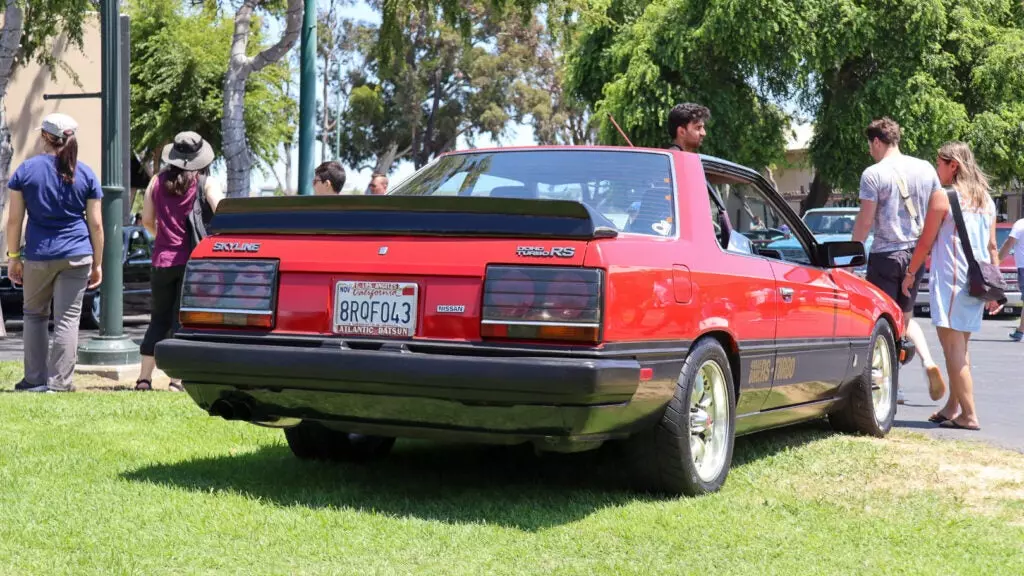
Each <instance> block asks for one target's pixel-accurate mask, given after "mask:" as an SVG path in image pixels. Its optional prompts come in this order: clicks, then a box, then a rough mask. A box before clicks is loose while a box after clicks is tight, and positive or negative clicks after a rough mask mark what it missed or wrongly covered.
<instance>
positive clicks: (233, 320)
mask: <svg viewBox="0 0 1024 576" xmlns="http://www.w3.org/2000/svg"><path fill="white" fill-rule="evenodd" d="M178 321H179V322H180V323H181V325H182V326H189V325H191V326H230V327H248V328H267V329H269V328H273V327H274V318H273V316H271V315H270V314H244V313H237V312H209V311H199V310H182V311H181V313H180V314H179V316H178Z"/></svg>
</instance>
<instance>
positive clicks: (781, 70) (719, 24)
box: [568, 0, 809, 167]
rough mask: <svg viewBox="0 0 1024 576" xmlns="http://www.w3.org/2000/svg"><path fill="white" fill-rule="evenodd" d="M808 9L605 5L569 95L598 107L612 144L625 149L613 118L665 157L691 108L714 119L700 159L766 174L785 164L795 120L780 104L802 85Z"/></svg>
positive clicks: (752, 4)
mask: <svg viewBox="0 0 1024 576" xmlns="http://www.w3.org/2000/svg"><path fill="white" fill-rule="evenodd" d="M804 4H806V3H805V2H802V1H801V0H785V1H778V2H770V3H769V2H762V1H758V0H739V1H735V2H706V1H704V2H702V1H697V0H654V1H650V2H647V1H645V0H607V1H605V2H603V3H601V4H597V5H593V6H592V8H591V9H590V10H589V11H587V12H585V13H584V14H583V15H582V18H581V19H582V21H583V22H584V24H583V30H582V33H581V38H580V41H579V44H578V49H577V50H576V52H575V54H574V55H573V56H572V57H571V58H570V69H569V78H568V81H569V85H570V87H571V89H572V90H573V91H574V92H575V93H576V94H578V95H579V96H580V97H582V98H583V99H584V100H586V101H588V102H589V103H590V104H592V105H593V106H594V107H595V109H596V114H597V116H598V121H599V122H600V132H599V134H600V136H599V139H600V140H601V141H602V142H604V143H608V144H624V142H623V140H622V138H621V136H619V135H618V132H617V130H616V129H615V128H614V126H613V125H612V123H611V122H610V121H609V119H608V115H609V114H611V115H613V116H614V117H615V119H616V120H617V121H618V123H619V124H620V125H621V126H622V128H623V130H624V131H625V132H626V133H627V135H628V136H629V138H630V140H632V142H633V143H634V144H636V145H639V146H654V147H663V146H665V145H667V144H668V143H669V141H670V138H669V134H668V132H667V127H666V120H667V116H668V112H669V110H670V109H671V108H672V107H673V106H674V105H676V104H678V103H680V102H684V101H692V102H699V103H702V104H704V105H705V106H708V107H709V108H710V109H711V111H712V118H711V121H710V122H709V123H708V132H709V137H708V138H707V139H706V140H705V143H704V146H703V147H702V150H701V151H702V152H705V153H708V154H713V155H720V156H723V157H726V158H729V159H732V160H735V161H737V162H741V163H744V164H748V165H751V166H755V167H764V166H767V165H769V164H771V163H773V162H776V161H779V160H781V159H782V152H783V146H784V144H785V138H784V133H783V131H784V129H785V128H786V127H787V125H788V117H787V115H786V114H785V113H784V112H783V110H782V109H781V108H780V107H779V106H778V105H777V104H776V103H775V100H777V99H779V98H783V97H785V96H787V95H788V93H789V92H790V91H791V90H792V86H794V85H795V84H796V83H797V81H798V79H799V78H798V75H797V64H798V63H799V61H800V57H801V47H802V46H804V45H806V43H807V41H808V36H809V33H808V32H807V27H806V25H805V23H804V21H803V19H802V18H800V17H799V14H800V13H801V11H803V10H804ZM750 14H758V17H757V18H750Z"/></svg>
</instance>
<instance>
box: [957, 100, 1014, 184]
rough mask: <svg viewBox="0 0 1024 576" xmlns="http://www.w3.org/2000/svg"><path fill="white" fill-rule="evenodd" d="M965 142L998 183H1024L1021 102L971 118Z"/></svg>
mask: <svg viewBox="0 0 1024 576" xmlns="http://www.w3.org/2000/svg"><path fill="white" fill-rule="evenodd" d="M967 140H968V141H969V142H971V143H972V146H973V148H974V153H975V156H976V157H978V158H979V161H980V162H981V163H982V166H983V167H984V169H985V171H986V172H988V174H989V175H990V176H992V177H993V179H994V180H995V182H997V183H1004V184H1005V183H1009V182H1012V181H1013V180H1015V179H1016V181H1017V182H1018V183H1024V160H1022V158H1021V156H1022V155H1024V103H1022V102H1019V101H1018V102H1014V103H1011V104H1006V105H1004V106H1001V107H999V108H998V109H997V110H994V111H991V112H982V113H981V114H978V115H977V116H975V117H974V122H973V123H972V124H971V129H970V131H969V132H968V135H967Z"/></svg>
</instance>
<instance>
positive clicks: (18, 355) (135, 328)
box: [0, 316, 149, 360]
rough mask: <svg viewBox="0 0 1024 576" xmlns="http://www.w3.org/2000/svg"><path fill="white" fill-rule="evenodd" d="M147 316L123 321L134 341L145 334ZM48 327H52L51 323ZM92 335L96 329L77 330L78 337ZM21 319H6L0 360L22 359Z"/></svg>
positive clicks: (96, 332)
mask: <svg viewBox="0 0 1024 576" xmlns="http://www.w3.org/2000/svg"><path fill="white" fill-rule="evenodd" d="M148 322H149V316H129V317H128V318H125V321H124V333H125V335H126V336H128V337H129V338H131V339H132V340H134V341H135V342H136V343H141V342H142V337H143V336H144V335H145V334H146V326H147V323H148ZM50 329H51V330H52V329H53V326H52V324H51V327H50ZM93 336H99V331H97V330H82V331H81V332H79V336H78V337H79V339H80V340H86V339H88V338H92V337H93ZM22 357H23V356H22V340H21V320H8V321H7V338H0V360H21V359H22Z"/></svg>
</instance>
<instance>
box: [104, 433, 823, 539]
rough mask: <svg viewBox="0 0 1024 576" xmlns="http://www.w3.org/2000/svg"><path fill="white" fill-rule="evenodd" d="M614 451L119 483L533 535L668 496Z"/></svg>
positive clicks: (776, 441)
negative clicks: (645, 488)
mask: <svg viewBox="0 0 1024 576" xmlns="http://www.w3.org/2000/svg"><path fill="white" fill-rule="evenodd" d="M832 434H833V433H832V432H831V431H830V430H829V429H828V427H827V425H820V424H805V425H801V426H797V427H793V428H788V429H782V430H774V431H768V432H764V433H761V434H756V435H753V436H748V437H742V438H739V439H737V441H736V449H735V452H734V454H733V467H734V468H736V467H739V466H743V465H745V464H747V463H749V462H753V461H756V460H759V459H761V458H766V457H769V456H771V455H772V454H775V453H777V452H781V451H784V450H788V449H792V448H799V447H800V446H803V445H805V444H808V443H810V442H813V441H816V440H820V439H822V438H825V437H828V436H830V435H832ZM616 448H617V447H616V446H614V445H610V446H605V447H604V448H602V449H600V450H594V451H590V452H583V453H579V454H546V455H541V456H538V455H536V454H534V452H533V450H532V448H530V447H529V446H485V445H475V444H447V443H437V442H424V441H413V440H406V441H400V442H399V443H398V444H396V446H395V449H394V450H393V451H392V453H391V455H389V456H388V457H387V458H386V459H383V460H380V461H377V462H372V463H363V464H357V463H333V462H317V461H303V460H298V459H296V458H295V457H294V456H293V455H292V453H291V451H290V450H289V449H288V448H287V446H286V445H284V444H283V442H282V443H281V444H276V445H272V446H264V447H261V448H259V449H257V450H255V451H253V452H248V453H240V454H237V455H223V456H217V457H212V458H198V459H190V460H185V461H181V462H174V463H167V464H155V465H151V466H146V467H143V468H140V469H137V470H133V471H129V472H125V473H123V474H122V477H123V478H125V479H127V480H130V481H135V482H145V483H152V484H157V485H163V486H171V487H175V488H181V489H185V490H191V491H195V492H199V493H204V494H206V493H211V492H218V491H227V492H234V493H239V494H243V495H246V496H249V497H252V498H255V499H258V500H260V501H263V502H270V503H274V504H276V505H280V506H303V507H307V508H326V507H333V508H352V509H356V510H360V511H365V512H372V513H378V514H380V513H383V514H387V515H392V516H397V517H413V518H419V519H424V520H432V521H442V522H449V523H465V524H478V523H486V524H492V525H499V526H507V527H514V528H517V529H520V530H524V531H530V532H533V531H539V530H544V529H547V528H550V527H554V526H561V525H565V524H568V523H571V522H575V521H578V520H580V519H583V518H585V517H587V516H590V515H591V514H594V513H596V512H598V511H600V510H602V509H605V508H615V507H621V506H626V505H631V504H635V503H637V502H664V501H669V500H674V499H676V498H677V497H675V496H666V495H659V494H649V493H644V492H639V491H636V490H633V489H631V487H630V484H629V479H628V476H627V472H628V471H627V470H626V468H625V467H624V466H623V465H622V461H621V460H620V459H619V451H618V450H617V449H616Z"/></svg>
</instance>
